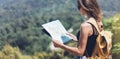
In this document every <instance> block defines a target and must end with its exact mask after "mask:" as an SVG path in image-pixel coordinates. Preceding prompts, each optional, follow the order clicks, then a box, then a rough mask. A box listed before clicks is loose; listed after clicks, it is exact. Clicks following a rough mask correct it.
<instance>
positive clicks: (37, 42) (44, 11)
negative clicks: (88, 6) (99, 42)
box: [0, 0, 120, 59]
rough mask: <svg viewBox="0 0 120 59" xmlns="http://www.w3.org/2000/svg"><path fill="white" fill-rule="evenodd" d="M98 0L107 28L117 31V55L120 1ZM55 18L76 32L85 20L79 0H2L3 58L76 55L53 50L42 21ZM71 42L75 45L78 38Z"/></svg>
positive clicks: (41, 58) (66, 58)
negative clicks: (78, 4)
mask: <svg viewBox="0 0 120 59" xmlns="http://www.w3.org/2000/svg"><path fill="white" fill-rule="evenodd" d="M98 2H99V5H100V7H101V9H102V11H103V13H104V15H103V16H104V18H103V20H105V21H103V22H104V26H105V29H107V30H111V31H112V32H113V34H114V35H115V36H113V39H114V40H113V43H114V45H113V53H114V56H115V55H119V54H120V53H119V52H117V51H120V49H118V48H119V46H120V45H119V43H118V42H119V36H118V35H119V30H118V29H119V21H116V22H117V23H116V22H113V21H115V20H116V19H118V20H120V18H119V17H120V16H119V12H120V8H119V5H120V2H119V0H98ZM113 2H114V3H113ZM116 13H118V15H116ZM56 19H59V20H60V21H61V22H62V24H63V25H64V26H65V28H66V29H67V30H69V29H70V28H72V29H73V30H74V31H73V32H72V33H73V34H75V35H76V33H77V32H78V30H79V26H80V24H81V23H82V22H83V21H84V20H83V16H81V15H80V14H79V12H78V10H77V3H76V0H0V59H3V56H4V57H6V59H10V57H11V56H12V57H11V59H12V58H15V59H30V58H31V59H73V58H74V55H71V54H69V53H68V52H66V51H62V50H60V51H57V52H56V51H51V50H50V47H49V43H50V42H51V38H50V37H49V36H48V35H46V34H45V33H44V32H43V28H42V26H41V25H42V24H44V23H47V22H50V21H53V20H56ZM111 26H113V27H111ZM115 26H116V27H115ZM114 27H115V28H114ZM117 27H118V28H117ZM116 28H117V29H116ZM117 31H118V32H117ZM116 42H117V44H115V43H116ZM68 45H70V46H76V42H72V43H69V44H68ZM9 49H10V50H9ZM13 50H14V51H13ZM10 51H12V52H10ZM54 55H55V56H54ZM117 58H119V56H118V57H117ZM4 59H5V58H4ZM115 59H116V58H115Z"/></svg>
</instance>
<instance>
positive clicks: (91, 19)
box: [86, 18, 100, 34]
mask: <svg viewBox="0 0 120 59" xmlns="http://www.w3.org/2000/svg"><path fill="white" fill-rule="evenodd" d="M86 22H88V23H91V24H92V25H93V26H94V27H95V28H96V30H97V31H98V33H99V34H100V29H99V28H98V25H97V22H96V21H95V19H94V18H90V19H89V20H87V21H86Z"/></svg>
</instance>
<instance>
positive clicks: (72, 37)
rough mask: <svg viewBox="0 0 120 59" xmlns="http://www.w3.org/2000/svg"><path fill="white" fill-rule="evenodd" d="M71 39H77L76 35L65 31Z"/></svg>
mask: <svg viewBox="0 0 120 59" xmlns="http://www.w3.org/2000/svg"><path fill="white" fill-rule="evenodd" d="M66 34H67V35H68V36H69V37H70V38H71V39H73V40H74V41H78V40H77V38H76V36H75V35H73V34H71V33H66Z"/></svg>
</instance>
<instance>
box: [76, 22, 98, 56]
mask: <svg viewBox="0 0 120 59" xmlns="http://www.w3.org/2000/svg"><path fill="white" fill-rule="evenodd" d="M89 24H91V23H89ZM91 26H92V29H93V34H92V35H91V36H89V37H88V40H87V45H86V49H85V52H84V56H87V57H91V55H92V52H93V50H94V48H95V44H96V38H97V36H98V32H97V30H96V28H95V27H94V26H93V25H92V24H91ZM79 36H80V31H79V32H78V33H77V39H78V41H79Z"/></svg>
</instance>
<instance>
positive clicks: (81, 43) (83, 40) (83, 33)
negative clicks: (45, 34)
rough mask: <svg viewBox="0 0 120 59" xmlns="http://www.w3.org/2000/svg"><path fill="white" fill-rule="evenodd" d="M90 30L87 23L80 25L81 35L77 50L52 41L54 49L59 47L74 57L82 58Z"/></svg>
mask: <svg viewBox="0 0 120 59" xmlns="http://www.w3.org/2000/svg"><path fill="white" fill-rule="evenodd" d="M90 30H91V27H90V24H88V23H83V24H81V28H80V31H81V33H80V39H79V43H78V48H75V47H70V46H67V45H64V44H61V43H59V42H57V41H53V43H54V45H55V46H56V47H60V48H62V49H64V50H66V51H68V52H71V53H73V54H75V55H79V56H82V55H83V54H84V51H85V48H86V44H87V39H88V36H89V34H90Z"/></svg>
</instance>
